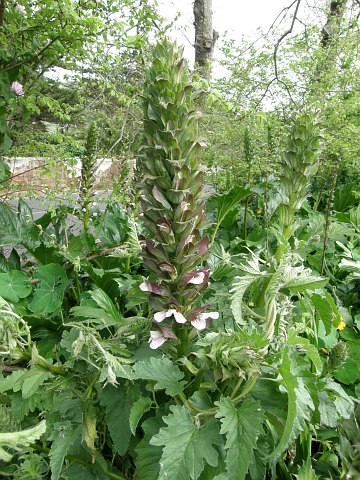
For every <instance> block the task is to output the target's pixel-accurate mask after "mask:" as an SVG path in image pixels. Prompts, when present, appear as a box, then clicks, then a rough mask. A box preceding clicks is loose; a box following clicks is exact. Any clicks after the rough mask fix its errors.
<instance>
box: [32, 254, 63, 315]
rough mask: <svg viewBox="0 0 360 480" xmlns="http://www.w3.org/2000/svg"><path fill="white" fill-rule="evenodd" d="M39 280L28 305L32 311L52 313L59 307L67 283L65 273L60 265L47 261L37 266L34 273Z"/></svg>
mask: <svg viewBox="0 0 360 480" xmlns="http://www.w3.org/2000/svg"><path fill="white" fill-rule="evenodd" d="M35 277H36V278H38V279H39V280H40V283H39V286H38V287H37V289H36V290H35V293H34V298H33V300H32V302H31V303H30V305H29V308H30V309H31V310H32V311H33V312H45V313H52V312H55V311H56V310H57V309H58V308H60V307H61V305H62V301H63V298H64V293H65V288H66V284H67V281H68V279H67V275H66V272H65V270H64V269H63V267H62V266H61V265H58V264H56V263H49V264H48V265H42V266H40V267H39V268H38V271H37V273H36V275H35Z"/></svg>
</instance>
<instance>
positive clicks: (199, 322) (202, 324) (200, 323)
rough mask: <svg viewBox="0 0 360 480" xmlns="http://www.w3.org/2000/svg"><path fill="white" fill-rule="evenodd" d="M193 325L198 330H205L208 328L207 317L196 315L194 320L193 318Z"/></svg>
mask: <svg viewBox="0 0 360 480" xmlns="http://www.w3.org/2000/svg"><path fill="white" fill-rule="evenodd" d="M191 325H192V326H193V327H195V328H196V330H204V328H206V319H205V318H200V317H196V318H195V319H194V320H191Z"/></svg>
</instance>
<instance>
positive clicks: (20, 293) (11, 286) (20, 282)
mask: <svg viewBox="0 0 360 480" xmlns="http://www.w3.org/2000/svg"><path fill="white" fill-rule="evenodd" d="M31 290H32V288H31V285H30V283H29V279H28V277H27V275H25V273H24V272H21V271H19V270H10V271H9V272H6V273H0V297H3V298H4V299H5V300H8V301H9V302H11V303H17V302H18V301H19V299H20V298H25V297H27V296H28V295H30V293H31Z"/></svg>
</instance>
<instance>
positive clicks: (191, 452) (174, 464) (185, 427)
mask: <svg viewBox="0 0 360 480" xmlns="http://www.w3.org/2000/svg"><path fill="white" fill-rule="evenodd" d="M163 420H164V422H165V423H166V427H163V428H161V429H160V431H159V433H158V434H157V435H155V436H154V437H153V438H152V440H151V442H150V443H151V444H152V445H155V446H164V449H163V453H162V456H161V460H160V473H159V477H158V478H159V480H164V479H166V478H168V477H169V475H171V478H173V479H174V480H181V479H186V478H189V479H190V478H191V480H196V479H197V478H199V476H200V474H201V472H202V471H203V469H204V466H205V462H206V463H208V464H209V465H211V466H213V467H216V465H217V462H218V460H217V457H218V454H217V451H216V449H215V448H214V445H219V444H221V439H220V436H219V432H218V428H219V427H218V425H217V422H216V421H215V420H214V419H213V420H209V421H208V422H206V423H205V425H202V426H201V425H200V426H196V425H195V424H194V422H193V421H192V419H191V417H190V414H189V412H188V410H187V409H186V408H185V407H180V406H173V407H171V414H170V415H168V416H167V417H164V418H163Z"/></svg>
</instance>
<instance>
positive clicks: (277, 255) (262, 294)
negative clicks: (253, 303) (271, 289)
mask: <svg viewBox="0 0 360 480" xmlns="http://www.w3.org/2000/svg"><path fill="white" fill-rule="evenodd" d="M290 235H291V227H290V226H288V227H284V228H283V236H284V237H285V239H286V240H289V238H290ZM284 252H285V245H284V244H281V245H278V246H277V249H276V252H275V259H276V262H277V264H278V265H279V263H280V260H281V257H282V256H283V254H284ZM269 273H275V267H274V265H273V266H272V267H271V268H270V271H269ZM270 280H271V276H269V277H268V278H266V279H265V281H264V284H263V286H262V289H261V291H260V294H259V297H258V301H257V306H258V307H264V306H265V294H266V290H267V288H268V286H269V283H270Z"/></svg>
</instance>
